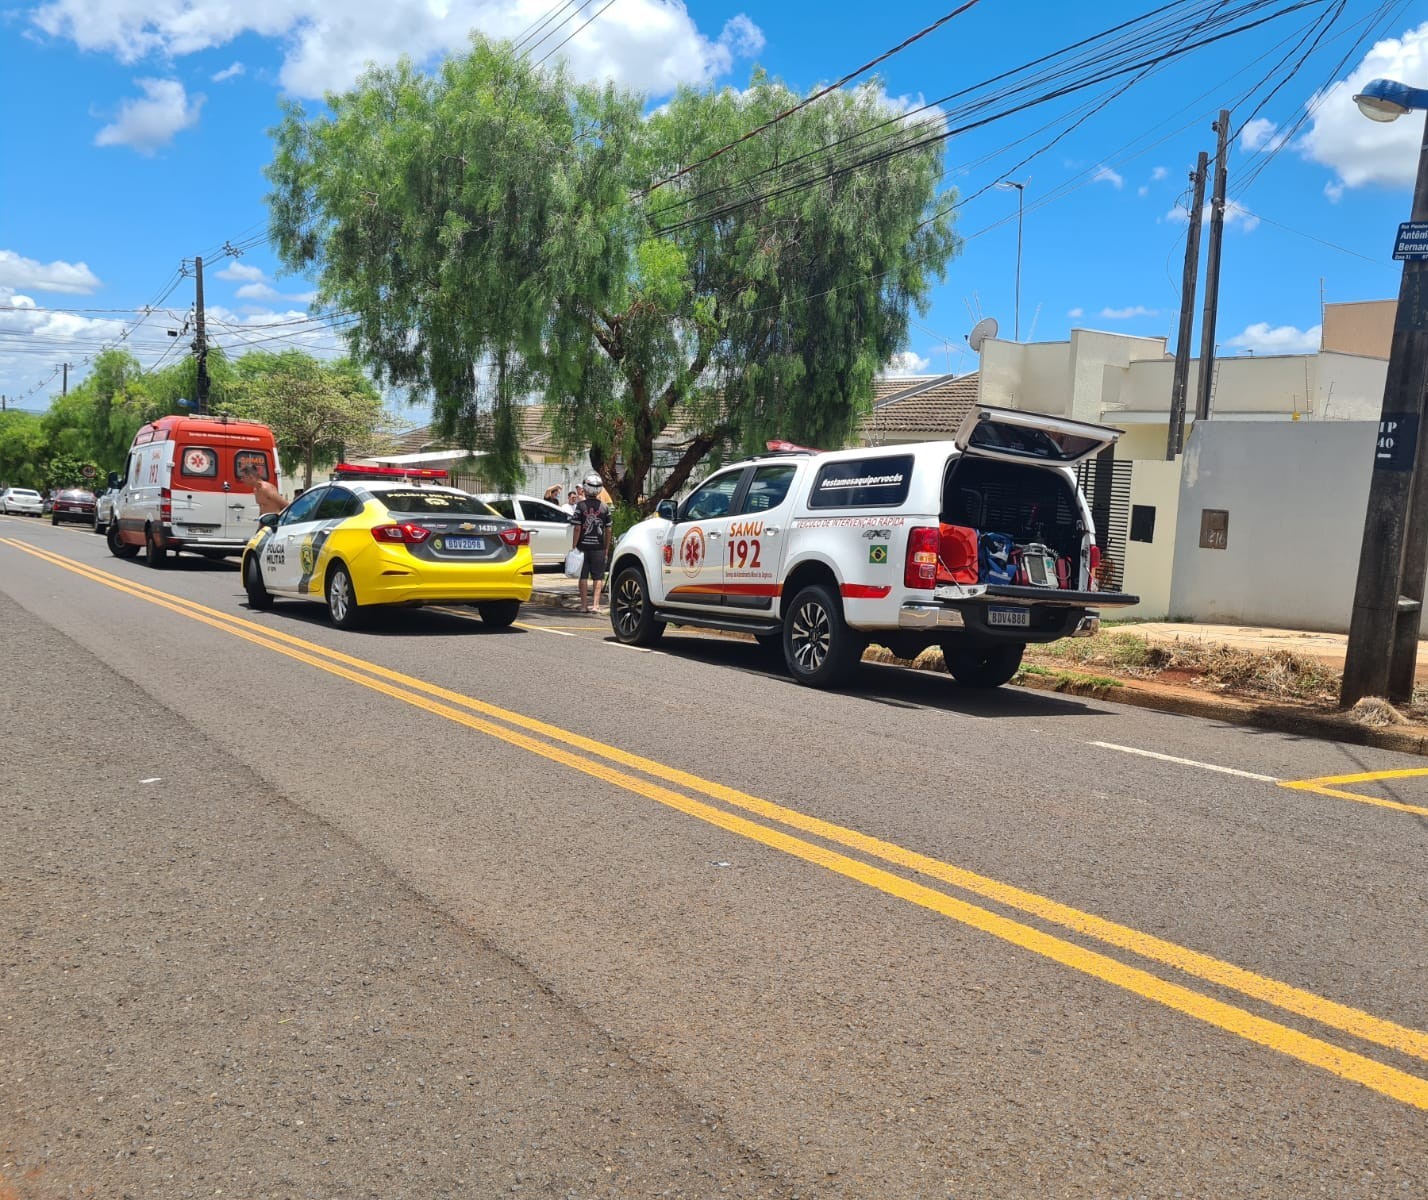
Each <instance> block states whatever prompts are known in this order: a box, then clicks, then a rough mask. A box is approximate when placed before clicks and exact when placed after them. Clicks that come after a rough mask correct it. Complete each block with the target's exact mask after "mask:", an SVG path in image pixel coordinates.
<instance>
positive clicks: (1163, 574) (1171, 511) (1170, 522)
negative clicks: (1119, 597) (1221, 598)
mask: <svg viewBox="0 0 1428 1200" xmlns="http://www.w3.org/2000/svg"><path fill="white" fill-rule="evenodd" d="M1116 449H1117V454H1118V456H1119V451H1120V447H1119V446H1117V448H1116ZM1164 450H1165V447H1164V446H1163V445H1162V446H1161V453H1162V454H1163V453H1164ZM1138 504H1140V505H1148V506H1150V507H1151V508H1154V509H1155V536H1154V539H1153V540H1152V541H1149V542H1130V541H1128V542H1126V561H1125V571H1124V579H1125V590H1126V591H1128V592H1132V593H1134V594H1135V595H1137V596H1139V597H1140V603H1139V604H1137V605H1136V606H1135V607H1134V608H1118V609H1116V610H1115V612H1113V613H1108V614H1107V615H1109V616H1110V617H1111V618H1112V619H1119V618H1122V617H1139V618H1141V619H1142V620H1148V621H1163V620H1164V619H1165V618H1166V616H1167V615H1168V614H1169V612H1170V582H1171V576H1172V568H1173V567H1174V565H1175V528H1176V522H1177V520H1178V519H1179V510H1180V464H1179V463H1178V462H1165V461H1163V460H1162V461H1161V462H1148V461H1142V462H1137V463H1136V464H1135V469H1134V470H1133V471H1132V473H1131V505H1132V506H1135V505H1138Z"/></svg>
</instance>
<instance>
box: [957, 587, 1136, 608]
mask: <svg viewBox="0 0 1428 1200" xmlns="http://www.w3.org/2000/svg"><path fill="white" fill-rule="evenodd" d="M932 595H933V596H934V597H935V598H936V599H938V600H986V601H996V602H998V603H1002V604H1049V605H1055V606H1057V607H1060V608H1129V607H1130V606H1131V605H1132V604H1139V603H1140V597H1139V596H1133V595H1131V594H1130V593H1129V592H1074V591H1068V590H1066V589H1064V588H1045V587H1022V586H1019V585H1017V584H1012V583H978V584H972V585H969V586H967V587H962V586H960V585H958V584H955V583H953V584H944V585H943V586H942V587H939V588H936V589H935V590H934V591H933V593H932Z"/></svg>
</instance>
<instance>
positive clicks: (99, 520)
mask: <svg viewBox="0 0 1428 1200" xmlns="http://www.w3.org/2000/svg"><path fill="white" fill-rule="evenodd" d="M118 495H119V489H118V488H117V487H111V488H108V489H106V490H105V491H102V492H100V493H99V495H98V496H97V497H96V498H95V501H94V532H95V533H108V532H109V522H110V521H112V520H113V519H114V501H115V499H117V497H118Z"/></svg>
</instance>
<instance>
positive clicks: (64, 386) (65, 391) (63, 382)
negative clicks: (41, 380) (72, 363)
mask: <svg viewBox="0 0 1428 1200" xmlns="http://www.w3.org/2000/svg"><path fill="white" fill-rule="evenodd" d="M60 370H61V371H62V372H63V374H62V375H61V376H60V395H61V396H68V395H69V363H60ZM50 378H51V379H53V378H54V376H53V375H51V376H50Z"/></svg>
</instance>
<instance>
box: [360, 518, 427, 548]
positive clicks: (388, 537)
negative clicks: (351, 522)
mask: <svg viewBox="0 0 1428 1200" xmlns="http://www.w3.org/2000/svg"><path fill="white" fill-rule="evenodd" d="M372 536H373V537H374V538H376V539H377V540H378V541H379V542H388V543H391V542H399V543H401V544H403V545H416V544H418V543H420V542H424V541H426V539H427V538H429V537H430V536H431V530H430V529H423V528H422V527H421V526H420V525H413V524H412V523H411V522H410V521H406V522H403V523H402V524H401V525H376V526H374V527H373V528H372Z"/></svg>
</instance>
